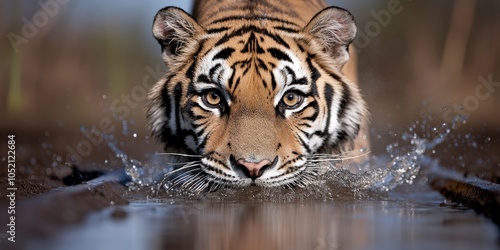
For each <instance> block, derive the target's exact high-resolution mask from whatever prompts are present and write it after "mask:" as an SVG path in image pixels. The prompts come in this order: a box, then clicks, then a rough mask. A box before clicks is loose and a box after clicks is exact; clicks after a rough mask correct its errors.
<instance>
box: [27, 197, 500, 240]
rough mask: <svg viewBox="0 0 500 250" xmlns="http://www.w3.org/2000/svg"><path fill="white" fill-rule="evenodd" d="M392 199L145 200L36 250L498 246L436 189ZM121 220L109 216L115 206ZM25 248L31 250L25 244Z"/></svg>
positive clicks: (484, 226) (489, 228)
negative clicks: (445, 204) (408, 198)
mask: <svg viewBox="0 0 500 250" xmlns="http://www.w3.org/2000/svg"><path fill="white" fill-rule="evenodd" d="M413 198H417V199H419V200H425V201H426V203H417V202H411V201H396V200H354V201H353V200H349V201H342V200H337V201H335V202H311V201H308V202H291V203H280V202H249V201H247V202H238V203H231V202H224V201H220V202H206V201H204V202H202V201H191V202H186V201H178V202H174V201H170V202H166V201H164V200H162V201H155V200H146V201H141V202H134V203H132V204H130V205H128V206H126V207H114V208H109V209H106V210H104V211H101V212H99V213H96V214H93V215H92V216H90V218H88V219H87V221H86V222H85V223H83V225H81V226H79V227H77V228H73V229H69V230H65V232H64V233H61V234H60V235H58V236H57V237H56V238H55V239H53V240H52V241H45V242H33V244H32V245H30V247H32V248H33V249H152V250H154V249H243V250H244V249H475V250H479V249H495V248H496V247H498V245H497V243H496V239H497V238H496V237H497V231H496V228H495V226H494V225H492V224H491V223H488V222H487V220H486V219H485V218H482V217H479V216H477V215H476V214H474V213H473V212H471V211H463V210H461V209H460V208H456V207H439V203H440V202H441V198H440V197H439V196H438V195H436V194H431V195H429V194H425V195H424V196H423V197H415V196H413ZM117 210H119V211H122V212H125V213H126V216H125V217H124V218H117V217H116V216H114V214H116V211H117ZM30 247H29V248H30Z"/></svg>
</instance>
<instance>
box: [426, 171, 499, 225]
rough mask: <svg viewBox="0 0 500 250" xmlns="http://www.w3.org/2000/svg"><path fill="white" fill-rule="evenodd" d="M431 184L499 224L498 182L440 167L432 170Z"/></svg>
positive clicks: (446, 195) (447, 196)
mask: <svg viewBox="0 0 500 250" xmlns="http://www.w3.org/2000/svg"><path fill="white" fill-rule="evenodd" d="M431 176H432V181H431V186H432V187H433V188H434V189H435V190H437V191H439V192H440V193H441V194H442V195H444V196H445V197H446V198H447V199H449V200H451V201H453V202H456V203H459V204H462V205H464V206H466V207H469V208H472V209H474V210H475V211H476V212H478V213H481V214H484V215H486V216H487V217H489V218H491V219H492V220H493V222H495V223H496V224H497V225H499V226H500V184H496V183H493V182H489V181H486V180H483V179H479V178H477V177H465V176H464V175H461V174H459V173H456V172H450V171H449V170H444V169H441V170H440V171H439V172H438V171H433V172H432V174H431Z"/></svg>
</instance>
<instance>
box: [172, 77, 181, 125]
mask: <svg viewBox="0 0 500 250" xmlns="http://www.w3.org/2000/svg"><path fill="white" fill-rule="evenodd" d="M174 97H175V102H174V103H175V128H176V131H174V133H175V134H176V135H178V134H179V133H178V131H179V130H180V128H181V121H180V112H181V107H180V105H181V104H180V103H181V98H182V82H178V83H177V84H176V85H175V87H174Z"/></svg>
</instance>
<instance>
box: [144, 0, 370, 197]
mask: <svg viewBox="0 0 500 250" xmlns="http://www.w3.org/2000/svg"><path fill="white" fill-rule="evenodd" d="M153 34H154V36H155V38H156V39H157V40H158V42H159V43H160V44H161V46H162V52H163V59H164V61H165V63H166V65H167V67H168V68H169V71H168V73H167V74H166V76H165V77H164V78H163V79H162V80H160V81H159V82H158V83H157V84H156V85H155V87H154V88H153V89H152V91H151V93H150V96H149V101H150V103H149V107H148V118H149V127H150V129H151V131H152V133H153V135H155V136H156V138H158V140H159V141H160V142H162V143H164V145H165V147H166V149H167V151H170V152H190V153H194V154H197V155H200V156H201V160H200V161H199V163H198V164H196V165H195V169H191V170H190V171H191V174H193V175H194V174H196V176H198V177H199V178H197V182H196V183H197V185H198V186H203V185H204V184H205V183H206V184H207V185H208V183H216V184H217V185H224V186H248V185H258V186H265V187H275V186H293V185H299V186H303V185H306V184H308V183H309V182H310V181H312V180H314V177H315V176H316V175H317V173H318V168H317V167H315V166H314V164H311V159H312V158H313V157H314V156H315V154H317V153H328V154H341V153H342V152H344V151H345V150H348V149H349V148H350V147H352V146H353V145H352V144H353V141H354V139H355V138H356V137H357V135H358V132H359V130H360V126H361V125H362V122H363V121H364V120H365V116H366V112H367V111H366V108H365V104H364V102H363V100H362V98H361V96H360V93H359V90H358V88H357V87H356V85H354V84H353V83H351V82H349V80H348V79H346V78H345V77H344V76H343V75H342V74H341V73H340V72H341V69H342V66H343V65H344V64H345V63H346V62H347V60H348V59H349V54H348V47H349V44H350V43H351V41H352V40H353V39H354V37H355V34H356V26H355V24H354V20H353V18H352V16H351V14H350V13H349V12H347V11H346V10H343V9H339V8H335V7H330V8H327V9H325V10H323V11H322V12H320V13H318V14H317V15H316V16H315V17H314V18H312V20H311V21H310V22H309V24H307V25H306V26H305V27H300V26H299V25H296V24H294V23H293V22H292V21H284V20H281V19H274V18H267V19H260V18H256V19H255V20H252V19H248V20H233V19H231V18H226V19H224V18H222V19H218V20H215V21H213V22H212V23H210V24H209V25H207V26H206V27H201V26H200V25H199V24H198V23H197V22H196V21H195V20H194V19H193V18H192V17H191V16H190V15H189V14H187V13H186V12H184V11H183V10H181V9H178V8H175V7H167V8H164V9H162V10H160V11H159V12H158V14H157V15H156V17H155V21H154V24H153ZM201 180H203V181H201ZM202 182H203V184H202Z"/></svg>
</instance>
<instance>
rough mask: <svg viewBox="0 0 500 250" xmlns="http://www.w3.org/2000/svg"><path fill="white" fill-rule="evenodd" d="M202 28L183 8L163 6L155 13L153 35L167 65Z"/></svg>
mask: <svg viewBox="0 0 500 250" xmlns="http://www.w3.org/2000/svg"><path fill="white" fill-rule="evenodd" d="M203 32H204V30H203V28H202V27H201V26H200V25H199V24H198V23H197V22H196V21H195V20H194V18H193V17H191V16H190V15H189V14H188V13H186V12H185V11H184V10H182V9H179V8H177V7H165V8H163V9H161V10H159V11H158V13H156V16H155V18H154V22H153V35H154V37H155V38H156V40H158V42H159V43H160V45H161V48H162V52H163V60H164V61H165V63H167V65H169V64H170V63H171V62H173V61H174V60H175V59H176V57H177V56H179V55H181V54H182V52H184V51H185V49H186V47H187V46H188V45H189V44H191V43H192V42H193V39H194V38H195V36H197V35H198V34H202V33H203Z"/></svg>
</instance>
